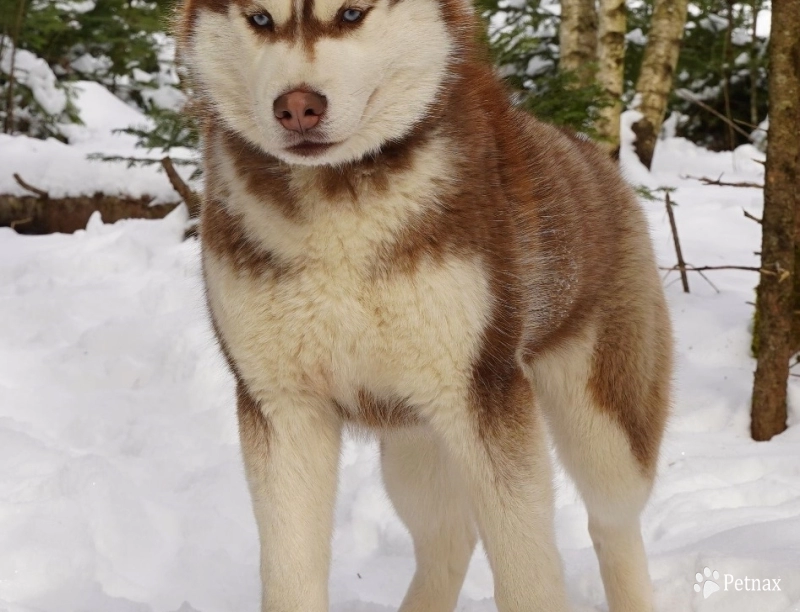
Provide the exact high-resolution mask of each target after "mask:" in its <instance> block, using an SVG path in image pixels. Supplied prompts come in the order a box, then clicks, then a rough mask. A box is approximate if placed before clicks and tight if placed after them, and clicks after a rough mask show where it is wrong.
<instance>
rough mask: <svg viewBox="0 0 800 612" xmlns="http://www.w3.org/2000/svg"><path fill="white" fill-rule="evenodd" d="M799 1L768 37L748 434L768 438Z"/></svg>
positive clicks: (787, 251) (780, 381)
mask: <svg viewBox="0 0 800 612" xmlns="http://www.w3.org/2000/svg"><path fill="white" fill-rule="evenodd" d="M798 31H800V0H776V1H775V2H773V3H772V33H771V38H770V43H769V61H770V70H769V119H770V125H769V138H768V140H767V171H766V179H765V185H764V221H763V225H762V231H763V236H762V246H761V267H762V270H764V272H762V273H761V279H760V283H759V287H758V313H757V317H758V329H757V330H756V332H757V333H758V334H759V342H758V345H759V346H758V365H757V367H756V375H755V381H754V383H753V404H752V423H751V433H752V436H753V439H754V440H769V439H770V438H772V436H774V435H776V434H778V433H780V432H782V431H783V430H784V429H786V384H787V381H788V377H789V358H790V357H791V347H790V344H791V330H792V315H793V300H792V297H793V296H792V293H793V291H792V288H793V286H794V285H795V280H794V274H795V234H796V228H795V226H796V224H797V214H798V208H800V190H798V187H797V186H798V184H800V170H799V169H798V168H800V139H798V138H797V134H798V133H800V103H799V102H798V101H799V100H800V38H799V37H798V36H797V32H798Z"/></svg>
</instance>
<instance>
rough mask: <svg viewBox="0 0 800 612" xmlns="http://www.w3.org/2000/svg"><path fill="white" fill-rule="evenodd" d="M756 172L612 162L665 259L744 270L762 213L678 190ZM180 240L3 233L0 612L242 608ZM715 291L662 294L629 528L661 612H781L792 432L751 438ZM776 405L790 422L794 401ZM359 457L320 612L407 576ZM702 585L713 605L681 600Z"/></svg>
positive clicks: (584, 562) (663, 154)
mask: <svg viewBox="0 0 800 612" xmlns="http://www.w3.org/2000/svg"><path fill="white" fill-rule="evenodd" d="M112 123H113V121H112ZM627 123H628V124H629V123H630V117H628V118H627ZM7 144H8V142H7V140H3V141H0V148H2V149H3V154H4V155H5V153H6V148H5V147H6V145H7ZM12 144H13V143H12ZM19 146H20V147H21V148H24V147H25V146H26V145H24V144H19ZM49 146H51V145H50V144H47V143H44V144H43V145H42V147H49ZM753 158H756V159H763V156H761V155H760V154H759V153H758V152H756V151H755V149H752V148H750V147H744V148H740V149H739V150H737V151H736V152H735V153H733V154H730V153H726V154H714V153H709V152H707V151H704V150H701V149H698V148H697V147H695V146H693V145H692V144H690V143H688V142H686V141H682V140H678V139H671V140H668V141H666V142H662V143H660V145H659V148H658V150H657V154H656V159H655V166H654V172H653V173H652V174H649V173H647V172H646V171H645V170H644V169H643V168H642V167H640V166H638V164H637V163H636V162H635V160H633V159H632V158H631V154H630V151H628V150H625V151H623V162H624V165H625V169H626V172H627V174H628V176H629V177H630V178H631V180H632V181H633V182H636V183H644V184H647V185H649V186H650V187H653V188H657V187H660V186H673V187H677V191H675V192H674V193H673V199H674V200H675V201H676V202H677V203H678V206H677V208H676V209H675V214H676V217H677V222H678V225H679V228H680V234H681V241H682V244H683V248H684V253H685V256H686V259H687V260H688V261H689V262H691V263H693V264H696V265H700V264H723V263H726V264H741V265H757V263H758V260H757V257H756V256H755V255H754V254H753V251H756V250H758V248H759V227H758V225H757V224H755V223H754V222H752V221H750V220H748V219H746V218H745V217H744V215H743V213H742V209H743V208H744V209H745V210H747V211H748V212H750V213H752V214H754V215H756V216H758V215H760V212H761V206H762V199H761V192H760V190H758V189H743V188H732V187H730V188H729V187H709V186H702V185H701V184H700V183H699V182H698V181H696V180H693V179H690V178H683V177H685V176H686V175H692V176H708V177H712V178H717V177H718V176H719V175H720V173H724V179H725V180H730V181H736V180H748V181H763V167H762V166H760V165H759V164H757V163H755V162H754V161H753ZM0 166H2V164H0ZM32 169H33V167H32ZM29 177H30V181H31V182H33V183H36V182H37V181H38V182H39V185H40V186H47V187H52V188H55V186H56V183H55V182H53V183H52V184H51V185H45V180H46V179H47V175H46V174H43V175H41V176H36V175H33V174H30V175H29ZM137 180H138V179H137ZM158 180H163V179H158ZM0 181H6V177H2V178H0ZM4 184H6V183H4ZM159 184H160V183H159ZM644 206H645V207H646V209H647V212H648V216H649V218H650V221H651V224H652V231H653V237H654V240H655V244H656V248H657V250H658V255H659V260H660V263H661V264H662V265H664V266H670V265H672V264H674V262H675V257H674V253H673V247H672V242H671V237H670V234H669V226H668V222H667V218H666V213H665V210H664V205H663V203H656V202H645V203H644ZM184 223H185V217H184V212H183V211H182V209H178V210H176V212H174V213H173V214H172V215H171V216H170V217H168V218H167V219H164V220H161V221H123V222H119V223H117V224H114V225H104V224H103V223H102V222H100V220H99V219H97V218H93V219H92V220H91V221H90V223H89V226H88V227H87V229H86V231H81V232H77V233H76V234H74V235H50V236H40V237H24V236H19V235H17V234H15V233H14V232H13V231H11V230H9V229H0V611H6V612H34V611H36V612H176V611H179V612H244V611H247V610H251V611H255V610H257V609H258V570H257V565H258V559H257V538H256V531H255V524H254V521H253V518H252V515H251V507H250V501H249V497H248V493H247V490H246V486H245V481H244V477H243V472H242V466H241V462H240V458H239V450H238V439H237V433H236V423H235V410H234V407H233V386H232V382H231V379H230V376H229V375H228V374H227V373H226V371H225V367H224V364H223V361H222V359H221V358H220V356H219V354H218V352H217V349H216V348H215V345H214V342H213V338H212V334H211V330H210V328H209V324H208V321H207V318H206V315H205V311H204V304H203V293H202V287H201V278H200V268H199V259H198V245H197V243H196V241H194V240H189V241H182V240H181V237H182V231H183V227H184ZM709 277H710V278H711V280H712V281H713V283H714V284H715V285H716V287H717V288H718V290H719V292H717V291H716V290H715V289H713V288H712V287H711V286H709V285H708V284H707V283H706V282H705V281H704V280H703V279H702V278H701V277H700V276H699V275H697V274H692V275H691V278H690V282H691V288H692V293H691V294H690V295H685V294H683V293H682V291H681V288H680V284H679V283H675V282H673V281H674V280H675V279H676V278H677V277H676V275H675V274H673V275H671V276H670V277H669V278H667V279H666V281H665V284H666V285H667V294H668V296H669V301H670V305H671V308H672V313H673V319H674V324H675V330H676V334H677V351H678V359H677V373H676V383H675V409H674V415H673V418H672V420H671V424H670V429H669V434H668V436H667V438H666V441H665V443H664V450H663V455H662V460H661V465H660V477H659V479H658V483H657V486H656V489H655V491H654V494H653V498H652V502H651V503H650V505H649V507H648V509H647V511H646V514H645V516H644V534H645V539H646V542H647V547H648V551H649V556H650V571H651V575H652V578H653V583H654V587H655V593H656V600H657V609H658V610H659V612H684V611H690V610H694V611H699V612H712V611H719V612H722V611H724V612H789V611H795V612H797V611H800V422H798V421H799V419H798V416H797V412H796V411H795V412H793V414H792V416H791V423H790V424H791V425H792V427H790V429H789V430H788V431H787V432H786V433H784V434H782V435H780V436H778V437H776V438H775V439H774V440H773V441H771V442H769V443H759V444H757V443H755V442H752V441H751V440H750V439H749V435H748V426H749V423H748V412H749V400H750V388H751V384H752V372H753V369H754V361H753V360H752V359H751V357H750V355H749V342H750V333H749V326H750V320H751V316H752V310H753V309H752V305H751V304H749V302H752V301H753V298H754V292H753V288H754V285H755V283H756V280H757V278H756V275H755V274H753V273H751V272H737V271H726V272H711V273H709ZM790 396H791V398H790V399H791V401H792V402H793V404H794V406H798V405H800V384H798V383H796V382H794V381H793V382H792V383H791V389H790ZM376 455H377V453H376V448H375V446H374V445H372V444H369V443H366V442H364V441H354V440H350V441H349V442H348V444H347V446H346V448H345V451H344V453H343V456H342V459H341V465H342V472H341V479H340V493H339V502H338V506H337V510H336V534H335V539H334V544H333V548H334V555H333V558H334V560H333V567H332V572H331V583H330V584H331V601H332V610H334V611H335V612H387V611H389V610H395V609H396V608H397V606H398V604H399V602H400V600H401V598H402V595H403V593H404V590H405V588H406V586H407V584H408V582H409V580H410V578H411V574H412V571H413V567H414V562H413V553H412V547H411V542H410V539H409V537H408V536H407V534H406V532H405V530H404V528H403V527H402V525H401V524H400V522H399V520H398V519H397V517H396V516H395V515H394V512H393V510H392V509H391V507H390V505H389V503H388V501H387V500H386V497H385V495H384V492H383V489H382V485H381V482H380V477H379V471H378V465H377V461H376ZM557 486H558V501H557V504H558V512H557V515H558V518H557V531H558V539H559V544H560V548H561V551H562V554H563V558H564V564H565V568H566V574H567V582H568V585H569V591H570V597H571V599H572V601H573V602H574V607H575V610H579V611H582V612H588V611H590V610H591V611H595V612H597V611H602V610H606V609H607V607H606V604H605V601H604V596H603V590H602V584H601V582H600V575H599V571H598V567H597V562H596V560H595V557H594V552H593V550H592V547H591V543H590V540H589V536H588V534H587V530H586V515H585V511H584V510H583V507H582V506H581V503H580V501H579V500H578V497H577V494H576V492H575V490H574V488H573V487H572V485H571V484H570V483H569V482H568V481H567V479H566V477H565V476H564V475H563V474H562V473H558V475H557ZM704 568H709V569H708V572H707V573H708V575H709V579H710V580H711V582H709V583H707V584H704V586H705V589H706V592H707V593H708V594H709V596H708V598H707V599H704V597H703V593H702V592H701V593H697V592H696V591H695V589H694V587H695V585H696V584H697V582H698V578H697V576H696V575H697V574H698V572H700V573H701V575H700V582H705V580H706V577H705V576H704V575H703V572H704ZM746 577H747V578H748V579H749V581H750V582H749V583H748V584H749V585H750V586H752V579H753V578H757V579H760V581H763V580H764V579H770V580H772V579H774V580H780V582H779V583H778V585H779V586H780V589H781V590H780V591H769V592H767V591H760V592H753V591H749V592H748V591H744V590H736V586H737V583H736V582H735V581H736V580H737V579H738V580H741V581H742V582H741V583H739V585H740V586H744V584H745V583H744V579H745V578H746ZM531 580H535V577H534V576H532V577H531ZM726 583H727V586H728V588H727V590H725V585H726ZM760 583H761V582H760ZM714 584H716V585H718V586H719V587H722V590H719V591H718V592H713V587H714ZM770 585H771V586H772V585H774V583H773V582H770ZM491 595H492V579H491V574H490V572H489V568H488V565H487V562H486V559H485V556H484V555H483V554H482V553H481V552H480V551H479V552H478V553H476V555H475V558H474V560H473V563H472V566H471V568H470V571H469V575H468V577H467V581H466V584H465V586H464V590H463V594H462V597H461V600H460V604H459V610H461V611H465V612H488V611H491V610H494V609H495V607H494V604H493V603H492V601H491ZM431 612H436V611H431Z"/></svg>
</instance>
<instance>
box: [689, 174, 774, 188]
mask: <svg viewBox="0 0 800 612" xmlns="http://www.w3.org/2000/svg"><path fill="white" fill-rule="evenodd" d="M681 178H682V179H692V180H695V181H700V182H701V183H703V185H714V186H716V187H752V188H753V189H764V185H762V184H761V183H748V182H747V181H743V182H737V183H729V182H726V181H723V180H722V175H720V177H719V178H718V179H710V178H708V177H706V176H690V175H688V174H687V175H684V176H681Z"/></svg>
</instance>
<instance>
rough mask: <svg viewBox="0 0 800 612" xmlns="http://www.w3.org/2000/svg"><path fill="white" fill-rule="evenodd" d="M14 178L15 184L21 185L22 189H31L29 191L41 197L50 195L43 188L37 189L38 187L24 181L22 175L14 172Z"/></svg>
mask: <svg viewBox="0 0 800 612" xmlns="http://www.w3.org/2000/svg"><path fill="white" fill-rule="evenodd" d="M14 180H15V181H17V184H18V185H19V186H20V187H22V188H23V189H27V190H28V191H31V192H33V193H35V194H36V195H38V196H41V197H43V198H49V197H50V194H49V193H47V192H46V191H45V190H44V189H39V188H38V187H34V186H33V185H31V184H30V183H28V182H26V181H24V180H23V179H22V177H21V176H20V175H19V174H17V173H16V172H15V173H14Z"/></svg>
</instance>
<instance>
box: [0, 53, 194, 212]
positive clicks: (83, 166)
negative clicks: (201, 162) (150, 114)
mask: <svg viewBox="0 0 800 612" xmlns="http://www.w3.org/2000/svg"><path fill="white" fill-rule="evenodd" d="M45 66H46V64H45ZM72 87H73V92H74V95H75V105H76V107H77V108H78V109H79V115H80V118H81V121H82V122H83V125H73V124H71V125H64V126H62V127H61V132H62V133H63V134H64V135H65V136H66V138H67V139H68V141H69V144H65V143H63V142H61V141H59V140H56V139H54V138H50V139H48V140H38V139H34V138H28V137H27V136H9V135H5V134H0V194H12V195H31V194H30V193H29V192H28V191H26V190H25V189H23V188H22V187H20V186H19V185H18V184H17V182H16V181H15V180H14V177H13V175H14V173H18V174H19V175H20V176H21V177H22V178H23V179H24V180H25V181H27V182H28V183H30V184H31V185H33V186H35V187H38V188H40V189H44V190H45V191H47V192H48V193H49V194H50V196H51V197H53V198H61V197H68V196H79V195H92V194H94V193H97V192H101V193H104V194H107V195H116V196H130V197H134V198H138V197H141V196H151V197H153V198H154V203H165V202H177V201H180V196H179V195H178V194H177V193H176V192H175V190H174V189H173V188H172V186H171V185H170V183H169V180H168V179H167V177H166V175H165V174H164V173H163V172H159V165H158V164H155V165H150V166H134V167H129V166H128V164H127V163H126V162H105V161H100V160H93V159H89V156H90V155H92V154H98V153H100V154H103V155H108V156H120V157H135V158H152V159H160V157H161V154H160V152H159V151H152V152H148V151H146V150H145V149H140V148H137V147H136V138H135V137H134V136H130V135H128V134H121V133H114V130H119V129H123V128H127V127H145V126H147V125H148V124H149V121H150V120H149V119H148V118H147V117H146V116H145V115H143V114H142V113H141V112H139V111H138V110H137V109H135V108H133V107H130V106H128V105H127V104H125V103H124V102H123V101H122V100H120V99H119V98H117V97H116V96H114V95H113V94H111V93H110V92H109V91H108V90H107V89H105V88H104V87H103V86H102V85H99V84H98V83H94V82H91V81H79V82H77V83H75V84H74V85H73V86H72ZM56 91H58V90H56ZM174 154H175V155H176V156H179V157H181V158H187V159H188V158H192V157H193V154H192V153H191V152H189V151H185V150H176V151H175V152H174ZM182 172H184V173H185V174H186V176H185V178H188V173H186V172H185V171H183V170H182Z"/></svg>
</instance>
